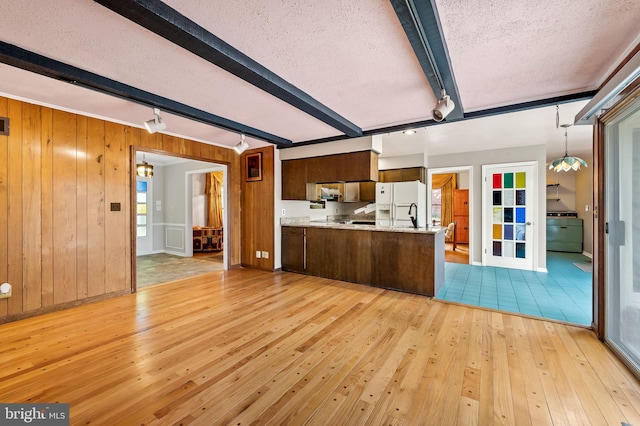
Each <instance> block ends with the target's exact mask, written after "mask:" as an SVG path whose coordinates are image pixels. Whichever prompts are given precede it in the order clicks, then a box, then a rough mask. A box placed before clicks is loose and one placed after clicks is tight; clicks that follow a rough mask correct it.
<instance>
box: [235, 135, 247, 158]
mask: <svg viewBox="0 0 640 426" xmlns="http://www.w3.org/2000/svg"><path fill="white" fill-rule="evenodd" d="M247 148H249V144H248V143H247V141H245V140H244V135H242V138H241V139H240V142H239V143H238V145H236V146H235V148H233V149H235V150H236V152H237V153H238V154H242V153H243V152H244V151H245V150H246V149H247Z"/></svg>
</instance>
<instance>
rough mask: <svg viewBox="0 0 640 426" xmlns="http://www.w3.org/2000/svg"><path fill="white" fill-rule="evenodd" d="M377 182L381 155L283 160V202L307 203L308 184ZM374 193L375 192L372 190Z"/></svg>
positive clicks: (348, 154)
mask: <svg viewBox="0 0 640 426" xmlns="http://www.w3.org/2000/svg"><path fill="white" fill-rule="evenodd" d="M377 180H378V154H377V153H376V152H373V151H359V152H349V153H345V154H334V155H323V156H320V157H311V158H299V159H295V160H283V161H282V199H283V200H306V199H307V182H313V183H333V182H365V181H373V182H375V181H377ZM373 191H374V194H375V189H374V190H373Z"/></svg>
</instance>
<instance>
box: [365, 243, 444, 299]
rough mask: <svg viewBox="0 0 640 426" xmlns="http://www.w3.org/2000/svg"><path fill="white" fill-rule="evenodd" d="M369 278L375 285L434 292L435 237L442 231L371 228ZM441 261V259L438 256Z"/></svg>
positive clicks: (436, 255)
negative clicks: (408, 231)
mask: <svg viewBox="0 0 640 426" xmlns="http://www.w3.org/2000/svg"><path fill="white" fill-rule="evenodd" d="M372 234H373V236H372V240H371V247H372V255H371V269H372V271H371V279H372V284H373V285H375V286H376V287H384V288H395V289H398V290H402V291H408V292H411V293H417V294H423V295H426V296H434V295H435V292H436V291H437V289H436V288H435V287H436V285H435V283H436V270H437V269H438V268H439V267H440V263H439V260H438V259H439V258H440V257H444V250H441V251H442V255H440V253H439V252H437V251H436V249H435V239H434V238H441V239H444V234H443V233H440V234H436V235H429V234H413V233H404V232H403V233H400V232H397V233H396V232H372ZM441 263H442V265H444V259H443V260H442V262H441Z"/></svg>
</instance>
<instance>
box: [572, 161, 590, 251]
mask: <svg viewBox="0 0 640 426" xmlns="http://www.w3.org/2000/svg"><path fill="white" fill-rule="evenodd" d="M581 158H582V159H583V160H584V161H586V162H587V165H588V167H586V168H584V167H583V168H581V169H580V170H578V171H577V172H576V173H575V181H576V193H575V202H576V211H577V212H578V217H579V218H580V219H582V226H583V240H584V243H583V245H582V250H583V252H584V253H585V254H587V255H588V256H592V255H593V204H594V202H593V155H592V154H589V155H583V156H582V157H581Z"/></svg>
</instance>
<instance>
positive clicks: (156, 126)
mask: <svg viewBox="0 0 640 426" xmlns="http://www.w3.org/2000/svg"><path fill="white" fill-rule="evenodd" d="M153 114H154V115H155V117H154V118H152V119H151V120H147V121H145V122H144V127H146V128H147V130H148V131H149V133H155V132H159V131H160V130H164V129H166V128H167V123H165V122H164V120H163V119H162V117H160V109H159V108H154V109H153Z"/></svg>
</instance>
